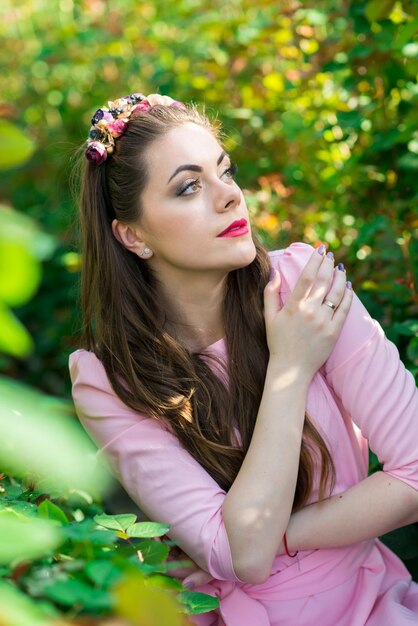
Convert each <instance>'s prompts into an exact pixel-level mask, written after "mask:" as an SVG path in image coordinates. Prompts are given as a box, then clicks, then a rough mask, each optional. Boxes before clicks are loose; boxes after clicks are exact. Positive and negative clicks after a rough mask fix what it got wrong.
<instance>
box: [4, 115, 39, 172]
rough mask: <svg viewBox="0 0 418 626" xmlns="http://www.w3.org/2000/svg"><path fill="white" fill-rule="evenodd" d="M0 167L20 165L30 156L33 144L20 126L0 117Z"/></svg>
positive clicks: (33, 147) (7, 167)
mask: <svg viewBox="0 0 418 626" xmlns="http://www.w3.org/2000/svg"><path fill="white" fill-rule="evenodd" d="M0 145H1V150H0V169H2V170H4V169H9V168H10V167H16V166H17V165H22V164H23V163H25V162H26V161H27V160H28V159H30V157H31V156H32V154H33V152H34V150H35V144H34V142H33V141H32V139H30V138H29V137H28V135H27V134H26V133H24V132H23V131H22V130H21V129H20V128H17V126H15V125H14V124H11V123H10V122H8V121H7V120H2V119H0Z"/></svg>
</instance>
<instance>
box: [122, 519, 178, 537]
mask: <svg viewBox="0 0 418 626" xmlns="http://www.w3.org/2000/svg"><path fill="white" fill-rule="evenodd" d="M169 530H170V526H169V525H168V524H159V523H157V522H138V523H137V524H133V525H132V526H129V528H127V529H126V534H127V535H128V536H129V537H162V536H163V535H165V534H166V532H168V531H169Z"/></svg>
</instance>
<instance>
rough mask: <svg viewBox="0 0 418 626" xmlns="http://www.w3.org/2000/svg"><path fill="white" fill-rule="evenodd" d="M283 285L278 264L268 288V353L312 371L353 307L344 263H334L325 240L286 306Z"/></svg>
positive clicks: (287, 366)
mask: <svg viewBox="0 0 418 626" xmlns="http://www.w3.org/2000/svg"><path fill="white" fill-rule="evenodd" d="M279 289H280V274H279V272H278V271H277V270H276V272H275V275H274V276H273V278H272V280H271V281H270V282H269V283H268V284H267V285H266V288H265V291H264V317H265V322H266V333H267V343H268V347H269V350H270V359H275V360H279V361H281V362H283V364H284V365H285V366H286V369H288V370H289V368H292V367H295V368H297V371H298V372H299V371H302V372H304V373H305V374H307V375H308V376H309V377H313V376H314V374H315V373H316V372H317V371H318V369H319V368H320V367H321V365H323V364H324V363H325V361H326V360H327V358H328V357H329V355H330V353H331V351H332V349H333V347H334V345H335V342H336V341H337V338H338V336H339V334H340V331H341V328H342V326H343V324H344V321H345V318H346V317H347V313H348V311H349V309H350V305H351V301H352V297H353V292H352V289H350V288H349V287H347V286H346V274H345V270H344V267H343V266H342V265H341V264H339V266H338V267H336V268H334V262H333V259H332V258H330V257H328V256H326V255H325V246H320V247H319V248H318V249H317V250H314V251H313V252H312V256H311V258H310V259H309V261H308V263H307V264H306V266H305V268H304V269H303V272H302V274H301V275H300V277H299V280H298V282H297V283H296V286H295V288H294V290H293V292H292V294H291V295H290V297H289V299H288V301H287V302H286V304H285V305H284V307H283V308H282V309H280V307H279V302H278V292H279ZM327 303H328V304H327ZM331 305H334V307H332V306H331Z"/></svg>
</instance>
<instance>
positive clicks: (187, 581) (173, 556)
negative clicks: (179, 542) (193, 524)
mask: <svg viewBox="0 0 418 626" xmlns="http://www.w3.org/2000/svg"><path fill="white" fill-rule="evenodd" d="M173 560H175V561H188V562H189V563H190V565H187V566H182V567H176V568H173V569H169V570H168V571H167V575H168V576H172V577H173V578H176V579H177V580H179V581H180V582H181V584H182V585H183V586H184V587H188V588H189V589H194V588H195V587H200V585H204V584H205V583H207V582H209V580H212V578H213V576H211V575H210V574H209V573H208V572H206V571H205V570H203V569H201V568H200V567H199V566H198V565H197V563H195V562H194V561H192V559H191V558H190V557H189V556H188V555H187V554H186V553H185V552H183V550H181V549H180V548H178V547H175V548H172V549H171V550H170V555H169V557H168V562H170V561H173Z"/></svg>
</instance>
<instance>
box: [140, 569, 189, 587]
mask: <svg viewBox="0 0 418 626" xmlns="http://www.w3.org/2000/svg"><path fill="white" fill-rule="evenodd" d="M145 582H146V585H147V587H159V588H160V589H175V590H176V591H183V590H184V587H183V585H182V584H181V583H180V582H179V581H178V580H176V579H175V578H173V577H172V576H166V575H165V574H163V573H157V572H156V573H154V574H152V575H150V576H148V577H147V578H146V581H145Z"/></svg>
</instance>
